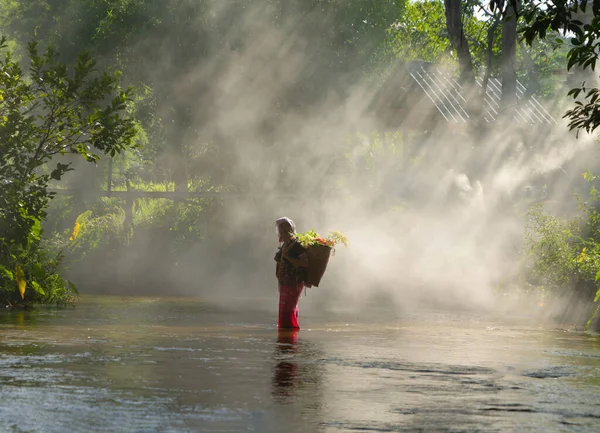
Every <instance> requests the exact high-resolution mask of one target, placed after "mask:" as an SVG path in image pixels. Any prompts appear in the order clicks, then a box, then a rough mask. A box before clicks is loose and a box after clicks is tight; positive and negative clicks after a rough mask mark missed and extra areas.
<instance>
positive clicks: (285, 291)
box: [277, 283, 304, 329]
mask: <svg viewBox="0 0 600 433" xmlns="http://www.w3.org/2000/svg"><path fill="white" fill-rule="evenodd" d="M303 289H304V283H299V284H296V285H294V286H284V285H283V284H279V321H278V322H277V326H278V327H279V328H280V329H283V328H286V329H289V328H291V329H300V325H299V324H298V301H300V296H301V295H302V290H303Z"/></svg>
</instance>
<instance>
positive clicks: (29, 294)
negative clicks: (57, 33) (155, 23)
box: [0, 39, 136, 306]
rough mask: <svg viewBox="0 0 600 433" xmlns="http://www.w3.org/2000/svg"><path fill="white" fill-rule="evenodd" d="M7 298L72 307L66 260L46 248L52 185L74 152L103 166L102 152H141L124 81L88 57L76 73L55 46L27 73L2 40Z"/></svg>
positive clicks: (33, 47) (2, 229)
mask: <svg viewBox="0 0 600 433" xmlns="http://www.w3.org/2000/svg"><path fill="white" fill-rule="evenodd" d="M1 50H4V51H5V55H4V57H3V58H2V59H0V155H1V158H0V184H1V185H2V195H1V196H0V293H1V294H0V300H2V301H6V302H7V303H8V304H9V305H13V306H15V305H17V304H19V303H24V304H25V303H31V302H45V303H54V304H65V303H67V302H69V301H70V300H71V298H72V296H73V295H74V294H76V290H75V288H74V287H73V286H72V284H70V283H69V282H67V281H65V280H64V279H62V277H60V275H59V274H58V268H59V265H60V263H61V260H62V255H61V254H51V253H50V252H49V251H48V250H47V249H46V248H45V247H44V246H43V245H42V229H41V221H42V220H43V219H44V218H45V217H46V208H47V206H48V202H49V200H50V199H51V198H52V196H53V195H52V193H51V192H49V191H48V185H49V182H50V181H51V180H56V181H58V180H60V179H61V178H62V176H63V175H64V174H65V173H66V172H68V171H70V170H72V169H71V167H70V163H61V162H58V158H60V157H61V155H66V154H73V155H79V156H81V157H83V158H84V159H85V160H87V161H90V162H95V161H97V160H98V159H99V156H98V155H96V154H95V153H93V151H94V149H95V150H98V151H100V152H104V153H105V154H110V155H116V154H118V153H119V152H121V151H123V150H124V149H126V148H128V147H131V146H133V138H134V137H135V136H136V124H135V122H134V121H133V120H132V119H131V118H130V117H129V116H128V115H127V114H126V111H127V110H126V109H127V104H128V103H129V101H130V96H129V93H128V92H123V91H121V90H120V88H119V86H118V80H119V76H118V75H117V74H115V75H109V74H108V73H103V74H99V73H96V71H95V70H94V67H95V62H94V60H93V59H91V58H90V57H89V55H88V54H86V53H83V54H81V55H80V56H79V58H78V60H77V62H76V64H75V65H74V66H73V67H72V68H69V67H67V66H66V65H64V64H62V63H61V62H59V61H58V55H57V53H56V52H54V50H53V49H52V48H48V49H47V50H46V52H45V53H44V54H40V53H39V52H38V47H37V44H36V43H35V42H31V43H30V44H29V46H28V53H29V61H30V67H29V72H28V73H25V72H24V71H23V69H22V68H21V65H20V64H19V63H18V62H16V61H14V60H13V58H12V56H11V53H10V51H8V50H7V49H6V43H5V41H4V39H2V40H0V51H1Z"/></svg>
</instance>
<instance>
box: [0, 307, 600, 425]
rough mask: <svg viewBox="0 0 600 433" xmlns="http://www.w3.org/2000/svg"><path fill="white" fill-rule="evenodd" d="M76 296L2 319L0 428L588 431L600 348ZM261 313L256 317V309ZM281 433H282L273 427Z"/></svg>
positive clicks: (483, 323) (531, 330) (379, 321)
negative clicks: (290, 326)
mask: <svg viewBox="0 0 600 433" xmlns="http://www.w3.org/2000/svg"><path fill="white" fill-rule="evenodd" d="M251 307H252V306H249V307H248V308H247V309H246V310H237V311H236V310H234V309H231V310H229V309H227V308H224V307H218V306H215V305H210V304H208V303H205V302H201V301H199V300H192V299H158V298H152V299H149V298H119V297H89V298H86V297H84V298H83V301H82V303H81V305H80V306H78V307H77V308H75V309H64V310H55V309H39V310H37V311H33V312H13V313H11V312H7V313H4V315H2V316H0V329H1V332H2V334H3V337H4V338H3V342H2V343H1V346H0V347H1V351H0V372H1V373H0V380H1V382H0V383H1V384H2V387H1V388H0V398H1V399H2V402H3V404H2V406H1V407H0V416H1V419H2V420H3V423H2V427H0V430H2V429H3V430H2V431H17V432H20V431H23V432H25V431H27V432H33V431H36V432H37V431H39V432H64V431H82V432H84V431H85V432H88V431H127V432H129V431H136V432H137V431H144V432H146V431H161V432H163V431H172V432H180V431H181V432H188V431H189V432H195V431H206V432H209V431H215V432H234V431H235V432H238V431H255V432H277V431H283V430H285V431H291V432H312V431H320V432H353V431H377V432H381V431H420V430H421V431H431V430H435V431H539V432H542V431H544V432H548V431H550V432H553V431H556V432H558V431H590V432H591V431H597V428H598V425H599V423H600V404H599V403H598V399H597V396H598V395H599V391H600V380H599V379H598V378H599V377H600V338H599V337H598V336H597V335H591V334H585V333H580V332H569V331H567V330H564V329H551V328H548V329H546V328H540V327H538V326H534V325H532V324H527V323H524V322H523V321H520V322H519V321H513V322H511V321H510V320H509V319H507V318H506V319H502V320H500V319H498V318H490V317H478V316H475V315H460V314H444V313H439V312H421V313H417V312H415V313H412V314H410V315H408V314H403V315H401V316H396V315H395V314H393V313H389V312H386V311H383V310H382V311H381V314H378V315H375V316H369V317H368V318H367V317H362V318H360V317H355V316H352V315H346V316H344V315H342V314H338V315H335V316H332V315H327V316H326V315H322V314H315V313H313V314H312V315H311V312H310V311H308V310H307V311H303V312H302V314H303V315H302V317H301V319H302V324H303V325H304V326H305V328H304V329H302V330H301V331H300V332H299V333H291V332H281V333H278V332H277V330H276V328H275V325H274V320H275V315H274V313H273V311H269V310H268V309H267V308H266V307H264V306H263V307H259V306H256V308H251ZM261 308H262V310H261ZM282 429H283V430H282Z"/></svg>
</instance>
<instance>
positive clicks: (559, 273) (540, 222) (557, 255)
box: [526, 173, 600, 327]
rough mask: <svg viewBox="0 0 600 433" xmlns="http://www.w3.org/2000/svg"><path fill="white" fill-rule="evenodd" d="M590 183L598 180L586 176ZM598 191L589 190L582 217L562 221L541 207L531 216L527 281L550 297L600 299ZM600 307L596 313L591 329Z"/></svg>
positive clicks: (529, 213) (527, 231) (599, 215)
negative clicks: (572, 294) (572, 293)
mask: <svg viewBox="0 0 600 433" xmlns="http://www.w3.org/2000/svg"><path fill="white" fill-rule="evenodd" d="M584 176H585V178H586V179H587V180H588V181H589V182H593V181H594V180H596V179H597V177H596V176H592V175H590V174H589V173H585V174H584ZM598 198H599V197H598V191H597V190H596V188H595V187H594V186H592V187H591V188H590V200H589V201H588V202H582V201H581V200H580V199H579V201H580V206H579V209H580V213H579V215H577V216H575V217H573V218H561V217H558V216H555V215H551V214H550V213H548V212H546V211H545V210H544V208H543V206H542V205H536V206H534V207H532V208H531V209H530V210H529V212H528V215H527V216H528V225H527V230H526V237H527V245H528V248H529V257H530V259H531V261H530V264H529V267H528V271H527V278H528V280H529V282H530V283H531V284H532V285H533V286H534V287H537V288H539V289H541V290H543V291H544V292H545V293H546V294H547V295H548V296H553V295H557V294H565V293H567V291H575V292H577V295H580V296H582V297H583V298H584V299H589V302H590V303H591V302H594V303H595V302H598V300H599V299H600V284H599V282H600V213H599V212H598V210H597V207H598ZM599 308H600V306H596V307H595V309H594V310H593V313H592V317H591V318H590V319H589V320H588V322H587V326H588V327H589V326H590V325H591V323H592V321H593V320H594V318H595V316H596V314H597V313H598V310H599Z"/></svg>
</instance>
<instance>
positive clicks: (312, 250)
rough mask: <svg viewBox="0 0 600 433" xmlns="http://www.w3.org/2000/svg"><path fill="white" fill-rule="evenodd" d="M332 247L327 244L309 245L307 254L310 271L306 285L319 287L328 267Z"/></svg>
mask: <svg viewBox="0 0 600 433" xmlns="http://www.w3.org/2000/svg"><path fill="white" fill-rule="evenodd" d="M331 250H332V248H331V247H328V246H325V245H312V246H310V247H308V250H307V251H306V256H307V258H308V271H307V277H306V285H307V286H308V287H311V286H314V287H319V283H320V282H321V278H323V275H324V274H325V270H326V269H327V263H329V256H330V255H331Z"/></svg>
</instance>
